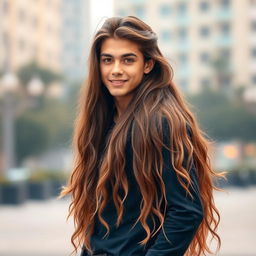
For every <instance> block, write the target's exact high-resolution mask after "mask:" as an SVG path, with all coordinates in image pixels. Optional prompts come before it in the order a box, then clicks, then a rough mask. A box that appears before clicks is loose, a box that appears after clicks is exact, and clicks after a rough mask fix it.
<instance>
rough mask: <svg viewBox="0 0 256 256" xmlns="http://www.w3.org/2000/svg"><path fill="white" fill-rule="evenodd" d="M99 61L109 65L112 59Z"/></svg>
mask: <svg viewBox="0 0 256 256" xmlns="http://www.w3.org/2000/svg"><path fill="white" fill-rule="evenodd" d="M101 61H102V62H103V63H104V64H109V63H111V61H112V59H111V58H103V59H101Z"/></svg>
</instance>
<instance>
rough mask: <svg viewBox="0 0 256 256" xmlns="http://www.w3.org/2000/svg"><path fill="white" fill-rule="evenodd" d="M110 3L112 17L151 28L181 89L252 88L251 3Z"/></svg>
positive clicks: (255, 16)
mask: <svg viewBox="0 0 256 256" xmlns="http://www.w3.org/2000/svg"><path fill="white" fill-rule="evenodd" d="M114 3H115V4H114V10H115V15H118V16H126V15H135V16H137V17H139V18H141V19H142V20H144V21H145V22H146V23H148V24H150V25H151V27H152V28H153V30H154V31H155V32H156V33H157V35H158V37H159V38H158V39H159V45H160V48H161V50H162V52H163V54H164V55H165V56H166V57H167V58H168V59H169V61H170V64H171V65H172V67H173V69H174V81H175V82H176V83H177V85H178V86H179V87H180V88H181V89H182V90H183V91H185V92H189V93H197V92H200V91H201V90H202V89H203V88H206V87H209V88H214V89H223V90H224V91H228V90H229V89H230V87H240V86H245V87H250V86H256V0H245V1H240V0H216V1H210V0H200V1H188V0H172V1H170V0H158V1H154V0H147V1H146V0H136V1H135V0H123V1H117V0H116V1H115V2H114Z"/></svg>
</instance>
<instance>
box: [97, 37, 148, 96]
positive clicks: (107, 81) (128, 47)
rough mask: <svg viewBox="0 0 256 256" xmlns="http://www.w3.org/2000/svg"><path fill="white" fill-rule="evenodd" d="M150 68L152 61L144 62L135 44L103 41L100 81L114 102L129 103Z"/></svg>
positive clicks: (124, 41) (122, 40) (122, 41)
mask: <svg viewBox="0 0 256 256" xmlns="http://www.w3.org/2000/svg"><path fill="white" fill-rule="evenodd" d="M152 68H153V62H152V60H150V61H148V62H145V61H144V56H143V54H142V53H141V51H140V49H139V46H138V45H137V44H136V43H134V42H132V41H129V40H125V39H114V38H108V39H106V40H104V41H103V43H102V46H101V52H100V72H101V79H102V81H103V83H104V85H105V86H106V87H107V89H108V91H109V93H110V94H111V95H112V96H113V97H114V98H115V99H116V100H118V101H120V100H122V101H129V100H130V99H131V98H132V96H133V92H134V89H136V88H137V86H138V85H139V84H140V82H141V80H142V78H143V75H144V74H147V73H149V72H150V71H151V69H152Z"/></svg>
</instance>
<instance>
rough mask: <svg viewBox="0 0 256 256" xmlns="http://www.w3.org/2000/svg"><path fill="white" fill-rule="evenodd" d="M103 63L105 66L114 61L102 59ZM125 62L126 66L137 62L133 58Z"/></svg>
mask: <svg viewBox="0 0 256 256" xmlns="http://www.w3.org/2000/svg"><path fill="white" fill-rule="evenodd" d="M102 62H103V63H104V64H110V63H111V62H112V59H111V58H105V59H102ZM123 62H124V63H125V64H132V63H133V62H135V60H134V59H133V58H125V59H124V60H123Z"/></svg>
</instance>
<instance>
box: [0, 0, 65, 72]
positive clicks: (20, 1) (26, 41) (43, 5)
mask: <svg viewBox="0 0 256 256" xmlns="http://www.w3.org/2000/svg"><path fill="white" fill-rule="evenodd" d="M0 17H1V22H0V70H1V71H2V72H6V71H7V70H11V71H17V70H18V69H19V68H20V67H21V66H23V65H26V64H28V63H30V62H32V61H35V62H36V63H38V64H39V65H41V66H43V67H46V68H48V69H50V70H52V71H55V72H59V71H60V69H61V65H60V63H61V60H60V54H61V40H60V32H61V16H60V0H36V1H35V0H15V1H9V0H0Z"/></svg>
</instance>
